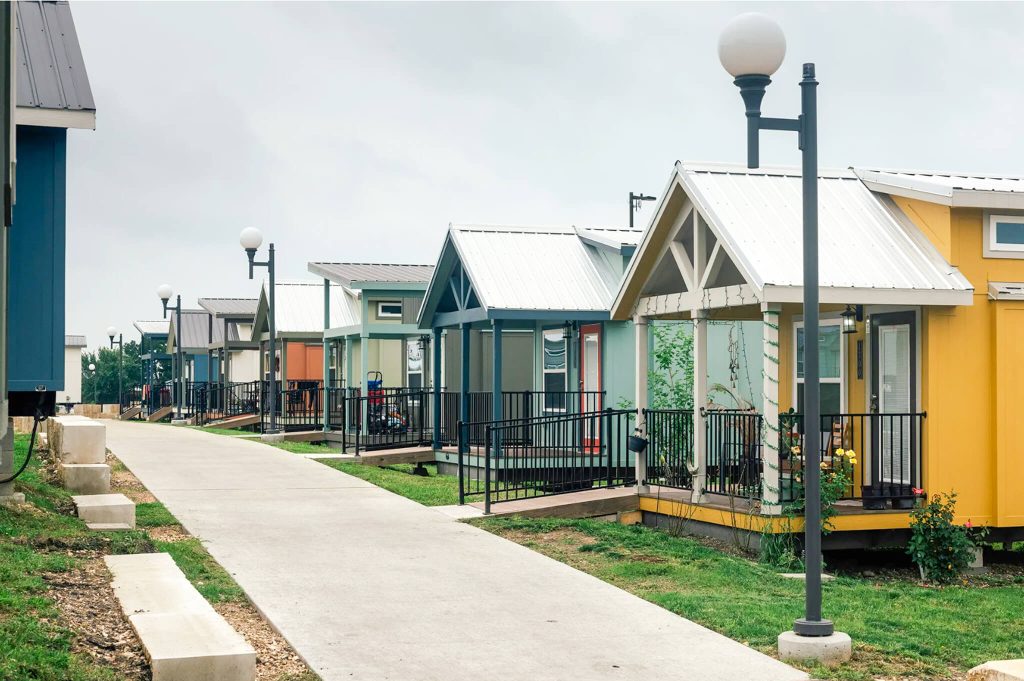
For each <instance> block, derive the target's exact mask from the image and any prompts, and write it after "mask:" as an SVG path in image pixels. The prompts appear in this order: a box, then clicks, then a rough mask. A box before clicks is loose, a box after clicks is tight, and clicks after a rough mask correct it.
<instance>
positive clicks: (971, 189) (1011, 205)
mask: <svg viewBox="0 0 1024 681" xmlns="http://www.w3.org/2000/svg"><path fill="white" fill-rule="evenodd" d="M853 171H854V172H855V173H856V175H857V177H859V178H860V179H861V180H862V181H863V182H864V184H865V185H866V186H867V187H868V188H869V189H871V190H872V191H876V192H882V193H885V194H893V195H896V196H903V197H906V198H911V199H922V200H924V201H931V202H934V203H941V204H942V205H946V206H960V207H968V208H994V209H1000V208H1006V209H1024V178H1022V177H1013V176H1006V175H973V174H968V173H935V172H918V171H909V170H879V169H869V168H854V169H853Z"/></svg>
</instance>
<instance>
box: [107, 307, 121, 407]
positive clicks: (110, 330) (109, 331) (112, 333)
mask: <svg viewBox="0 0 1024 681" xmlns="http://www.w3.org/2000/svg"><path fill="white" fill-rule="evenodd" d="M115 335H117V340H116V341H115V340H114V336H115ZM107 336H108V337H109V338H110V349H111V350H113V349H114V345H117V412H118V414H120V413H121V410H122V409H124V334H123V333H120V334H119V333H117V329H115V328H114V327H112V326H110V327H107Z"/></svg>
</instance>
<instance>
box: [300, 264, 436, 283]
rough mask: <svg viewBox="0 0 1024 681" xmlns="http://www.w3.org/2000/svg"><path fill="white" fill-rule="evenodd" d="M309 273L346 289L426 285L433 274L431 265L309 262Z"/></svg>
mask: <svg viewBox="0 0 1024 681" xmlns="http://www.w3.org/2000/svg"><path fill="white" fill-rule="evenodd" d="M308 267H309V271H310V272H311V273H313V274H317V275H319V276H321V277H325V278H327V279H330V280H331V281H333V282H334V283H336V284H341V285H342V286H345V287H346V288H360V287H361V285H362V284H364V283H365V284H369V283H381V284H421V285H422V284H426V283H427V282H428V281H430V275H431V274H433V272H434V266H433V265H405V264H396V263H359V262H311V263H309V264H308Z"/></svg>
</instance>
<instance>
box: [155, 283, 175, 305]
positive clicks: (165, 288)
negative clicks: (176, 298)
mask: <svg viewBox="0 0 1024 681" xmlns="http://www.w3.org/2000/svg"><path fill="white" fill-rule="evenodd" d="M156 294H157V295H158V296H160V300H162V301H164V302H165V303H166V302H167V301H168V300H170V299H171V296H172V295H174V289H172V288H171V286H170V284H160V286H158V287H157V289H156Z"/></svg>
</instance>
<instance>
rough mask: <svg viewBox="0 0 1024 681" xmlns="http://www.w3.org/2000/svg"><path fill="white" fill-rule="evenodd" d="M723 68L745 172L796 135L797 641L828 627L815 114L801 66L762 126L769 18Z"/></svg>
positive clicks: (727, 46)
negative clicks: (766, 145) (737, 105)
mask: <svg viewBox="0 0 1024 681" xmlns="http://www.w3.org/2000/svg"><path fill="white" fill-rule="evenodd" d="M718 56H719V59H720V60H721V62H722V66H724V67H725V70H726V71H728V72H729V73H730V74H731V75H732V76H733V77H734V78H735V79H736V80H735V84H736V86H737V87H739V89H740V95H741V96H742V97H743V103H744V105H745V106H746V114H747V166H748V167H749V168H757V167H758V165H759V161H760V159H759V154H758V143H759V139H760V131H761V130H789V131H792V132H796V133H797V134H798V135H799V147H800V151H801V153H802V163H801V176H802V182H803V268H804V282H803V286H804V350H803V360H804V450H803V451H804V486H805V487H804V491H805V497H806V503H805V506H806V510H805V514H804V516H805V527H804V551H805V564H806V571H807V573H806V596H805V612H804V617H802V618H800V619H798V620H796V622H794V624H793V631H794V632H795V633H796V634H799V635H801V636H830V635H832V633H833V631H834V627H833V626H832V622H830V621H829V620H826V619H823V618H822V616H821V469H820V456H818V455H816V454H815V453H816V452H819V451H820V449H821V403H820V396H819V393H820V390H819V379H820V377H819V371H818V352H819V350H818V122H817V119H818V107H817V95H816V88H817V87H818V81H817V80H815V77H814V64H804V68H803V80H801V81H800V92H801V113H800V116H799V118H795V119H792V118H763V117H762V116H761V100H762V99H763V98H764V93H765V88H767V87H768V84H769V83H771V75H772V74H773V73H775V71H776V69H778V68H779V66H780V65H781V64H782V60H783V58H784V57H785V56H786V38H785V36H784V35H783V34H782V29H781V28H779V26H778V24H776V23H775V22H774V21H772V20H771V19H769V18H768V17H766V16H764V15H761V14H757V13H749V14H744V15H741V16H740V17H737V18H736V19H735V20H734V21H733V22H732V23H731V24H730V25H729V26H728V27H726V29H725V30H724V31H723V32H722V36H721V38H720V39H719V43H718Z"/></svg>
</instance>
